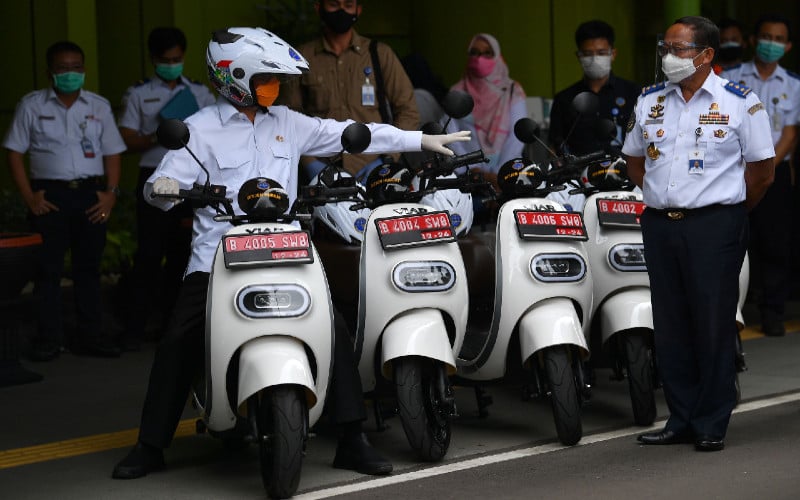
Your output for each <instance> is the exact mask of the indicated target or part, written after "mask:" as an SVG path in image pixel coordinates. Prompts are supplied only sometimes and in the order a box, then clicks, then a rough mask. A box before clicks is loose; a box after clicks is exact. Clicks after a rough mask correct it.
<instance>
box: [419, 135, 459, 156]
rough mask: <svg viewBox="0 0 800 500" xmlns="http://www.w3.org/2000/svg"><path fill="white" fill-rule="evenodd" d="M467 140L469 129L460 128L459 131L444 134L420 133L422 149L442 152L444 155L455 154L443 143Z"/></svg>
mask: <svg viewBox="0 0 800 500" xmlns="http://www.w3.org/2000/svg"><path fill="white" fill-rule="evenodd" d="M469 140H470V132H469V130H461V131H460V132H454V133H452V134H444V135H427V134H422V149H424V150H427V151H433V152H434V153H439V154H443V155H445V156H455V153H453V152H452V151H451V150H449V149H447V148H446V147H444V145H445V144H450V143H451V142H467V141H469Z"/></svg>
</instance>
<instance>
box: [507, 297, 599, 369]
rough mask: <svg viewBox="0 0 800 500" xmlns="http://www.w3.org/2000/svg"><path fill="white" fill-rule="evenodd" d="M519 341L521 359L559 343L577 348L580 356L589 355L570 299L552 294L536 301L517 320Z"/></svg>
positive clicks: (581, 328) (579, 321)
mask: <svg viewBox="0 0 800 500" xmlns="http://www.w3.org/2000/svg"><path fill="white" fill-rule="evenodd" d="M519 342H520V354H521V355H522V362H523V363H525V362H526V361H527V360H528V359H529V358H530V357H531V356H533V354H534V353H536V352H537V351H540V350H542V349H544V348H545V347H550V346H554V345H560V344H570V345H575V346H577V347H579V348H580V352H581V358H583V359H587V358H588V357H589V347H588V346H587V345H586V338H585V337H584V336H583V327H582V326H581V320H580V318H579V317H578V313H577V311H576V310H575V306H574V305H573V304H572V301H571V300H570V299H567V298H564V297H554V298H551V299H546V300H543V301H541V302H538V303H537V304H535V305H534V306H533V307H531V308H530V309H528V311H527V312H525V314H524V315H523V316H522V318H520V320H519Z"/></svg>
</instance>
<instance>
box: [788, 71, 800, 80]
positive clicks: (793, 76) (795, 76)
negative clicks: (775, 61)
mask: <svg viewBox="0 0 800 500" xmlns="http://www.w3.org/2000/svg"><path fill="white" fill-rule="evenodd" d="M786 74H787V75H789V76H791V77H792V78H797V79H798V80H800V75H798V74H797V73H795V72H794V71H789V70H788V69H787V70H786Z"/></svg>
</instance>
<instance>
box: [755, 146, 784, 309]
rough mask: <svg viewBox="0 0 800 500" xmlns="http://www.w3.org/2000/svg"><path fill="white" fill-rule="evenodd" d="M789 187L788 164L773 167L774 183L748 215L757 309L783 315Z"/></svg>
mask: <svg viewBox="0 0 800 500" xmlns="http://www.w3.org/2000/svg"><path fill="white" fill-rule="evenodd" d="M792 209H793V205H792V185H791V171H790V166H789V162H786V161H785V162H782V163H780V164H778V166H777V167H775V181H774V182H773V183H772V185H771V186H770V187H769V189H767V192H766V193H765V194H764V198H762V199H761V201H760V202H759V204H758V205H757V206H756V207H755V208H754V209H753V210H752V211H751V212H750V246H749V249H750V262H751V265H752V266H753V270H754V273H753V274H754V275H755V277H760V280H759V281H758V282H756V283H755V285H756V287H759V288H760V289H761V298H760V300H759V308H760V309H761V311H762V312H763V311H770V312H773V313H777V314H778V315H783V312H784V303H785V302H786V298H787V297H788V294H789V284H790V277H791V260H790V256H791V253H792V225H793V223H794V222H793V217H792Z"/></svg>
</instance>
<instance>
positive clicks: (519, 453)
mask: <svg viewBox="0 0 800 500" xmlns="http://www.w3.org/2000/svg"><path fill="white" fill-rule="evenodd" d="M794 401H800V392H795V393H790V394H783V395H780V396H774V397H770V398H766V399H760V400H755V401H750V402H748V403H742V404H740V405H739V406H738V407H737V408H736V409H735V410H734V411H733V413H745V412H748V411H754V410H760V409H762V408H768V407H770V406H775V405H780V404H784V403H791V402H794ZM665 422H666V420H660V421H658V422H655V423H654V424H653V425H652V427H649V428H643V427H626V428H624V429H619V430H616V431H610V432H603V433H600V434H592V435H589V436H584V437H583V439H581V440H580V442H579V443H578V444H577V445H575V446H572V447H570V446H564V445H561V444H559V443H549V444H543V445H539V446H533V447H531V448H523V449H520V450H513V451H506V452H502V453H497V454H495V455H485V456H481V457H478V458H471V459H467V460H463V461H459V462H453V463H449V464H444V465H439V466H436V467H430V468H427V469H422V470H416V471H411V472H405V473H401V474H396V475H393V476H387V477H382V478H379V479H371V480H367V481H361V482H358V483H353V484H345V485H342V486H335V487H332V488H325V489H321V490H316V491H310V492H308V493H304V494H301V495H297V496H295V497H294V498H295V499H298V500H314V499H318V498H328V497H332V496H336V495H345V494H348V493H356V492H359V491H364V490H369V489H373V488H381V487H383V486H390V485H393V484H400V483H405V482H408V481H416V480H418V479H425V478H429V477H434V476H439V475H442V474H449V473H451V472H457V471H462V470H468V469H474V468H476V467H482V466H484V465H490V464H496V463H500V462H507V461H509V460H516V459H519V458H525V457H531V456H534V455H542V454H544V453H551V452H553V451H558V450H563V449H565V448H574V447H578V446H586V445H590V444H594V443H600V442H603V441H609V440H611V439H616V438H620V437H625V436H632V435H634V434H640V433H642V432H647V431H649V430H654V429H660V428H661V427H662V426H663V425H664V423H665Z"/></svg>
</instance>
